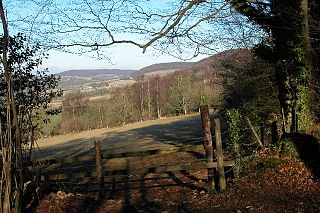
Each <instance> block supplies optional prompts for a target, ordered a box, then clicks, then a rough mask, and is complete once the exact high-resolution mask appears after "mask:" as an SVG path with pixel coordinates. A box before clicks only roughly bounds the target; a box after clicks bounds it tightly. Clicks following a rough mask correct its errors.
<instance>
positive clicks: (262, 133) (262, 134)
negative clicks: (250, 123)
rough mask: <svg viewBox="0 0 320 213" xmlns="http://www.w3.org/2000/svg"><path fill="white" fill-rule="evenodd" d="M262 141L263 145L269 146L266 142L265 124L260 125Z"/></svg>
mask: <svg viewBox="0 0 320 213" xmlns="http://www.w3.org/2000/svg"><path fill="white" fill-rule="evenodd" d="M260 140H261V143H262V144H263V145H267V144H266V141H265V140H264V125H263V123H260Z"/></svg>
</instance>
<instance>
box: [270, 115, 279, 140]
mask: <svg viewBox="0 0 320 213" xmlns="http://www.w3.org/2000/svg"><path fill="white" fill-rule="evenodd" d="M271 138H272V145H277V143H278V140H279V135H278V127H277V121H272V123H271Z"/></svg>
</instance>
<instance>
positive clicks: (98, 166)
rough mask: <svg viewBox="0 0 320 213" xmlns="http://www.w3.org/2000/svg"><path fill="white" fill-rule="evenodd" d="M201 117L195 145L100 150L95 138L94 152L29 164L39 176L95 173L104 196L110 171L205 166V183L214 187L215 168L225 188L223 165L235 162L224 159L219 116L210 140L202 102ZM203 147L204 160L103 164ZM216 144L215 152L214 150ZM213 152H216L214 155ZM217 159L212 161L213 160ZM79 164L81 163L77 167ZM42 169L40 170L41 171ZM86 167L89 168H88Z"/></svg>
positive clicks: (70, 176)
mask: <svg viewBox="0 0 320 213" xmlns="http://www.w3.org/2000/svg"><path fill="white" fill-rule="evenodd" d="M201 118H202V127H203V132H204V143H203V145H194V146H187V147H176V148H172V149H170V150H160V149H153V150H147V151H137V152H125V153H112V154H110V153H102V150H101V143H100V141H94V151H95V154H94V155H90V156H83V157H73V158H62V159H50V160H42V161H35V162H33V163H32V165H30V167H29V168H30V169H34V168H39V169H38V170H39V171H40V172H38V173H37V174H36V175H35V176H36V178H37V179H38V180H42V181H46V180H65V179H69V180H70V179H74V178H85V177H96V178H97V180H98V183H99V189H100V197H103V194H104V177H105V176H111V175H139V174H144V175H146V174H149V173H165V172H173V171H186V170H196V169H208V187H209V189H212V190H215V182H214V178H213V176H214V175H215V173H216V171H218V175H219V187H220V191H222V190H224V189H225V188H226V181H225V171H224V167H232V166H234V164H235V162H234V161H224V158H223V150H222V140H221V127H220V118H215V119H214V130H215V146H214V144H213V142H212V136H211V121H210V117H209V111H208V107H207V106H201ZM203 148H204V150H205V158H206V161H205V160H197V161H181V162H179V161H177V162H175V163H176V164H174V165H173V164H171V165H160V166H156V167H154V166H153V167H151V166H150V167H145V168H127V169H118V170H116V169H114V170H111V169H108V168H107V167H106V166H105V165H106V164H107V160H110V159H115V158H129V157H134V158H137V157H147V156H152V155H162V154H169V153H178V152H194V151H196V150H198V151H199V150H201V149H202V150H203ZM214 148H215V152H214ZM215 154H216V156H215ZM215 159H216V160H217V162H215V161H214V160H215ZM89 161H91V162H95V169H90V168H89V167H88V168H86V167H82V168H83V169H86V170H87V171H85V172H74V171H72V170H69V171H67V172H63V173H62V172H61V171H60V172H59V169H58V170H57V171H56V172H54V171H53V172H52V171H50V172H48V171H45V170H43V168H45V167H49V168H51V167H50V166H53V167H59V166H62V165H65V164H68V165H69V166H70V164H74V163H78V162H89ZM41 168H42V169H41ZM79 168H80V167H79ZM41 170H42V171H41ZM88 170H89V171H88Z"/></svg>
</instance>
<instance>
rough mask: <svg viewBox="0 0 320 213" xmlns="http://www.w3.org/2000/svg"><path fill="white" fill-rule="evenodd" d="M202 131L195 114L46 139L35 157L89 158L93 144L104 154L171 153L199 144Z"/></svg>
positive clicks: (40, 143) (39, 142)
mask: <svg viewBox="0 0 320 213" xmlns="http://www.w3.org/2000/svg"><path fill="white" fill-rule="evenodd" d="M201 128H202V127H201V121H200V115H198V114H193V115H186V116H179V117H170V118H163V119H158V120H153V121H146V122H142V123H134V124H127V125H124V126H121V127H114V128H103V129H95V130H91V131H84V132H80V133H73V134H66V135H58V136H54V137H49V138H45V139H42V140H39V141H38V146H39V148H40V149H41V151H40V152H38V154H40V157H41V156H46V157H49V158H56V157H72V156H83V155H88V154H92V152H93V141H94V140H100V141H101V142H102V149H103V151H104V152H125V151H140V150H148V149H170V148H171V147H177V146H181V145H185V144H194V143H195V142H199V143H201V141H200V140H199V138H201V137H202V129H201Z"/></svg>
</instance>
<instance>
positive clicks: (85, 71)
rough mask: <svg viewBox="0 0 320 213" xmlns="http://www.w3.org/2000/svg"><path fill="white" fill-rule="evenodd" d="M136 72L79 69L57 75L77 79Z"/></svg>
mask: <svg viewBox="0 0 320 213" xmlns="http://www.w3.org/2000/svg"><path fill="white" fill-rule="evenodd" d="M133 72H136V70H125V69H79V70H68V71H64V72H61V73H58V74H57V75H59V76H78V77H94V76H97V75H129V74H130V73H133Z"/></svg>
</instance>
